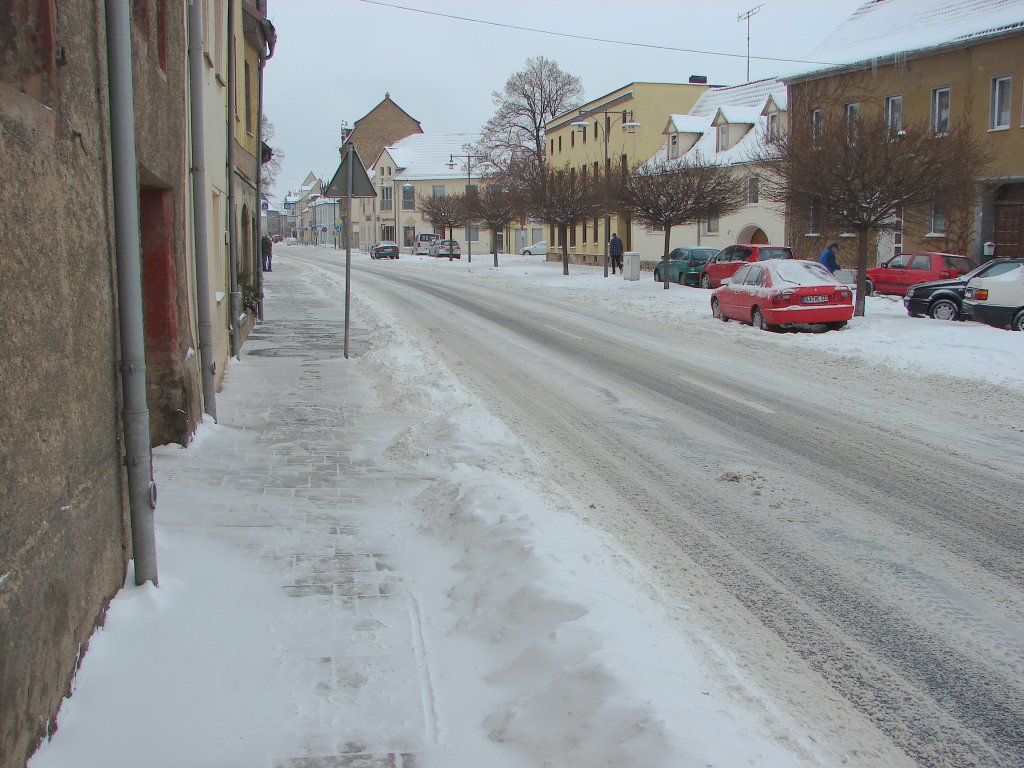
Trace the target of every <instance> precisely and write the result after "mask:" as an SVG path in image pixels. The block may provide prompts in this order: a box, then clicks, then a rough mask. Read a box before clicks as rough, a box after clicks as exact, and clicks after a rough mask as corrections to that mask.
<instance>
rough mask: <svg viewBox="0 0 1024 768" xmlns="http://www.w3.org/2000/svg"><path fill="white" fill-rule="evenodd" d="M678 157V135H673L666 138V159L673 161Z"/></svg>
mask: <svg viewBox="0 0 1024 768" xmlns="http://www.w3.org/2000/svg"><path fill="white" fill-rule="evenodd" d="M678 157H679V134H678V133H673V134H671V135H669V137H668V159H669V160H675V159H676V158H678Z"/></svg>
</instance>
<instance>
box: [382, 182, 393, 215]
mask: <svg viewBox="0 0 1024 768" xmlns="http://www.w3.org/2000/svg"><path fill="white" fill-rule="evenodd" d="M391 193H392V189H391V187H389V186H388V187H384V186H382V187H381V188H380V209H381V210H382V211H390V210H391Z"/></svg>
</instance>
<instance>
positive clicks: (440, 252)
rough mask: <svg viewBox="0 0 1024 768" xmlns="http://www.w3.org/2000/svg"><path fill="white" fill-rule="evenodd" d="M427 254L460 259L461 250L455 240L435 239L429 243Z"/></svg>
mask: <svg viewBox="0 0 1024 768" xmlns="http://www.w3.org/2000/svg"><path fill="white" fill-rule="evenodd" d="M427 255H428V256H438V257H442V258H449V259H461V258H462V251H461V250H460V249H459V243H458V241H457V240H435V241H434V242H432V243H431V244H430V250H429V251H427Z"/></svg>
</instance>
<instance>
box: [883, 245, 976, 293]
mask: <svg viewBox="0 0 1024 768" xmlns="http://www.w3.org/2000/svg"><path fill="white" fill-rule="evenodd" d="M977 268H978V265H977V264H975V263H974V262H973V261H971V260H970V259H968V258H967V257H966V256H957V255H956V254H954V253H930V252H928V251H904V252H903V253H900V254H897V255H896V256H893V257H892V258H891V259H889V260H888V261H887V262H885V263H884V264H882V266H880V267H872V268H871V269H869V270H868V271H867V292H868V295H871V294H872V293H875V292H878V293H891V294H895V295H896V296H903V295H905V294H906V292H907V288H909V287H910V286H912V285H916V284H917V283H930V282H932V281H933V280H949V279H950V278H954V277H960V275H966V274H967V273H968V272H970V271H971V270H972V269H977Z"/></svg>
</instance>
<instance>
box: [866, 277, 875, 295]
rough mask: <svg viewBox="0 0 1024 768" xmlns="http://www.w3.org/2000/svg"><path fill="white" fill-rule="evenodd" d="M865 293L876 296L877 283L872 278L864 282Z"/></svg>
mask: <svg viewBox="0 0 1024 768" xmlns="http://www.w3.org/2000/svg"><path fill="white" fill-rule="evenodd" d="M864 293H865V294H866V295H867V296H874V295H875V284H874V283H872V282H871V281H870V280H867V281H865V283H864Z"/></svg>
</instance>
